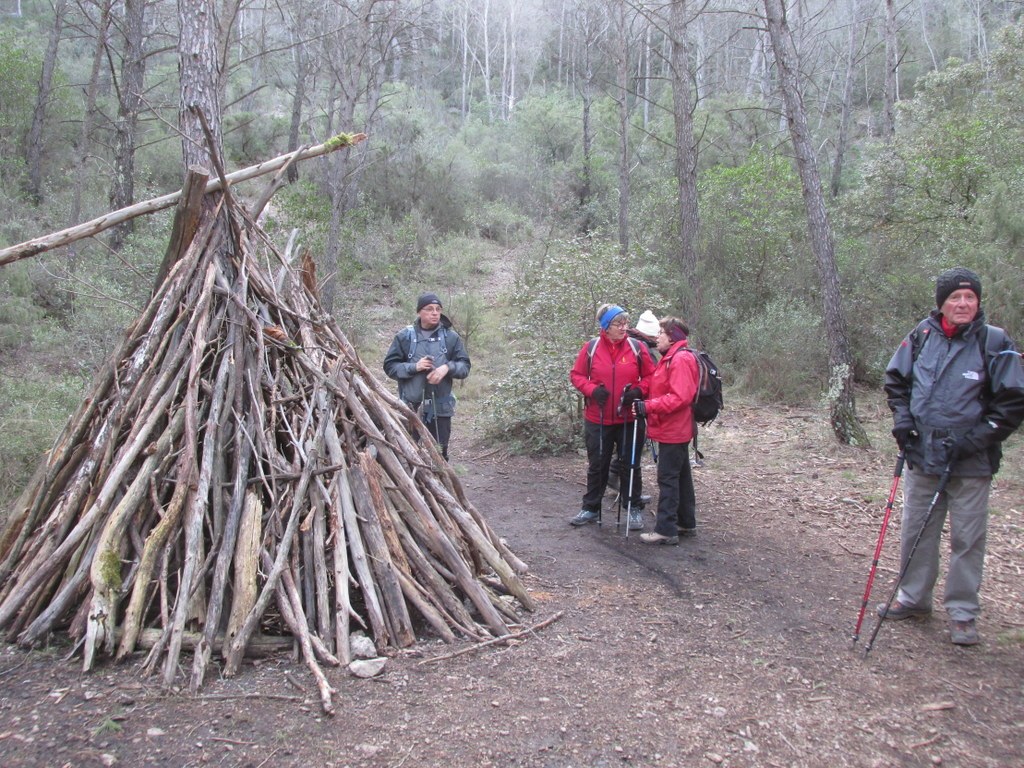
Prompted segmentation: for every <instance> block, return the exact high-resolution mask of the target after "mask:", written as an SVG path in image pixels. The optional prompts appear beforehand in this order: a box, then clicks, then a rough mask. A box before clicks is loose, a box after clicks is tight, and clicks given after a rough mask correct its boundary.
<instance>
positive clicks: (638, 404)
mask: <svg viewBox="0 0 1024 768" xmlns="http://www.w3.org/2000/svg"><path fill="white" fill-rule="evenodd" d="M633 413H634V414H636V415H637V416H638V417H639V418H641V419H646V418H647V403H645V402H644V401H643V400H634V401H633Z"/></svg>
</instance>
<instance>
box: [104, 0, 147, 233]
mask: <svg viewBox="0 0 1024 768" xmlns="http://www.w3.org/2000/svg"><path fill="white" fill-rule="evenodd" d="M145 14H146V0H125V1H124V18H123V20H122V29H123V33H124V49H123V50H122V52H121V83H120V88H119V91H118V104H117V122H116V123H115V124H114V178H113V180H112V181H111V183H110V207H111V209H112V210H115V211H119V210H121V209H122V208H127V207H128V206H129V205H131V204H132V203H134V202H135V135H136V130H137V128H138V122H139V108H140V107H141V105H142V89H143V87H144V85H145V79H146V56H145V51H144V50H143V40H144V34H145V26H146V16H145ZM134 229H135V223H134V221H133V220H128V221H126V222H124V223H123V224H121V225H119V226H116V227H113V228H112V229H111V230H110V238H109V240H108V243H109V245H110V247H111V248H113V249H114V250H115V251H116V250H120V248H121V246H122V245H123V244H124V240H125V238H126V237H127V236H128V235H130V234H131V233H132V232H133V231H134Z"/></svg>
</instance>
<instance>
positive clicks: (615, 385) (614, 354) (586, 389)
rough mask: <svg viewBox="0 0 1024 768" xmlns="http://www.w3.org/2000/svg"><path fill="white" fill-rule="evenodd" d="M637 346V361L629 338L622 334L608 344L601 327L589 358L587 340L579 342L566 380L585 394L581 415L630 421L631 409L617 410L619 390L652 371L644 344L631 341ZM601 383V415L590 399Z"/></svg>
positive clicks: (610, 421) (636, 383)
mask: <svg viewBox="0 0 1024 768" xmlns="http://www.w3.org/2000/svg"><path fill="white" fill-rule="evenodd" d="M634 343H635V344H637V345H638V347H639V349H640V355H639V365H638V364H637V360H638V358H637V355H636V353H635V352H633V347H631V346H630V344H629V338H628V337H626V338H623V339H622V341H620V342H619V343H618V344H612V342H611V341H610V340H609V339H608V336H607V335H606V334H605V332H604V331H601V335H600V336H598V337H597V346H596V347H595V348H594V357H593V359H592V360H591V359H588V357H589V355H588V352H589V350H588V348H589V346H590V342H589V341H588V342H587V343H586V344H584V345H583V348H582V349H581V350H580V352H579V354H578V355H576V364H575V365H573V367H572V371H570V372H569V380H570V381H571V382H572V385H573V386H574V387H576V389H578V390H579V391H580V392H582V393H583V396H584V397H586V398H587V402H586V407H585V408H584V409H583V418H585V419H586V420H587V421H589V422H592V423H594V424H602V423H603V424H606V425H607V424H623V423H624V422H627V421H633V412H632V409H628V410H627V412H625V413H620V412H619V402H620V401H621V400H622V391H623V390H624V389H625V388H626V387H627V386H629V387H639V386H641V385H640V382H641V381H642V380H643V379H646V378H648V377H649V376H651V375H653V374H654V361H653V360H652V359H651V353H650V352H648V351H647V345H646V344H643V343H641V342H634ZM601 384H604V387H605V389H607V390H608V402H606V403H605V404H604V418H603V419H602V418H601V410H602V409H601V408H600V406H598V404H597V401H596V400H594V398H593V394H594V390H595V389H597V388H598V386H600V385H601Z"/></svg>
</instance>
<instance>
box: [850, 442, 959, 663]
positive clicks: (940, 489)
mask: <svg viewBox="0 0 1024 768" xmlns="http://www.w3.org/2000/svg"><path fill="white" fill-rule="evenodd" d="M952 469H953V462H952V461H950V462H948V463H947V464H946V469H945V470H943V472H942V477H940V478H939V484H938V486H937V487H936V488H935V495H934V496H932V503H931V504H929V505H928V511H927V512H926V513H925V516H924V522H923V523H922V524H921V529H920V530H919V531H918V532H917V536H916V537H915V538H914V543H913V545H912V546H911V547H910V553H909V554H908V555H907V561H906V562H905V563H904V564H903V567H902V568H901V569H900V575H899V576H897V577H896V584H895V585H893V588H892V592H891V593H889V599H888V600H886V602H885V608H884V609H883V610H882V611H881V612H880V613H879V615H878V621H876V622H875V628H874V629H873V630H872V631H871V637H869V638H868V641H867V643H865V645H864V656H865V658H866V657H867V655H868V654H869V653H870V652H871V646H873V645H874V643H875V637H876V636H877V635H878V630H879V628H880V627H881V626H882V622H883V621H884V620H885V617H886V615H888V613H889V608H890V607H892V601H893V600H895V599H896V593H897V592H898V591H899V589H900V583H901V582H902V581H903V577H904V576H906V575H907V569H908V568H910V561H911V560H913V559H914V553H915V552H917V545H918V544H920V543H921V536H922V535H923V534H924V529H925V528H927V527H928V522H929V521H930V520H931V519H932V512H934V511H935V505H936V504H938V503H939V497H940V496H941V495H942V494H943V493H944V492H945V490H946V484H947V483H949V474H950V472H951V471H952Z"/></svg>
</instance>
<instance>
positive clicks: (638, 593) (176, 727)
mask: <svg viewBox="0 0 1024 768" xmlns="http://www.w3.org/2000/svg"><path fill="white" fill-rule="evenodd" d="M868 411H869V413H868V421H869V426H872V427H873V428H874V429H875V431H876V432H879V433H880V432H882V431H884V425H885V420H884V417H883V416H882V414H881V412H880V410H878V409H876V410H874V411H871V409H870V408H869V409H868ZM826 430H827V426H826V424H825V420H824V418H823V416H822V415H821V414H819V413H815V412H812V411H786V412H781V413H780V412H777V411H768V410H766V409H759V408H740V407H732V408H730V410H729V411H727V412H726V413H725V414H724V416H723V418H722V419H721V422H720V423H719V424H716V425H715V426H714V428H713V429H711V430H709V432H708V433H707V434H706V435H705V437H704V441H705V446H706V449H707V454H708V462H707V464H706V466H705V467H703V468H701V469H698V470H696V472H695V476H696V482H697V489H698V499H699V505H700V513H699V518H698V525H699V535H698V537H697V538H696V539H693V540H684V541H683V542H682V544H681V545H680V546H679V547H678V548H677V547H649V546H645V545H643V544H641V543H640V542H639V540H638V537H637V536H636V535H635V534H634V535H631V536H630V537H629V539H626V538H624V536H623V535H622V532H618V533H617V532H616V531H615V528H614V525H606V526H605V527H603V528H601V529H598V528H596V527H590V528H586V529H583V530H577V529H573V528H570V526H569V525H568V524H567V523H568V519H569V517H570V516H571V515H572V514H573V513H574V512H575V511H576V509H577V508H578V504H579V498H580V496H581V494H582V490H583V489H582V485H581V483H582V478H583V460H582V459H581V458H580V457H576V456H573V457H561V458H554V459H544V460H532V459H525V458H515V459H509V458H505V457H500V456H498V455H496V454H493V453H488V452H487V450H486V449H484V448H480V447H477V446H474V445H473V444H472V443H471V441H470V440H468V439H467V436H466V435H465V434H457V435H456V439H455V441H454V442H453V460H454V462H455V464H456V466H458V467H459V468H460V471H461V472H462V473H463V477H464V481H465V484H466V487H467V490H468V492H469V494H470V498H472V499H473V500H474V502H475V503H476V505H477V506H478V507H479V508H480V509H481V511H483V512H484V513H485V514H486V515H487V516H488V518H489V519H490V520H491V522H492V524H493V526H494V528H495V529H496V530H497V531H498V532H499V533H500V534H501V535H503V536H504V537H505V538H506V539H507V540H508V542H509V543H510V545H511V546H512V548H513V550H514V551H516V553H517V554H519V555H520V556H521V557H522V558H523V559H524V560H525V561H526V562H527V563H528V564H529V565H530V568H531V574H530V576H529V577H528V583H529V585H530V587H531V588H532V590H533V594H534V596H535V597H536V598H537V602H538V604H539V606H540V610H539V611H538V612H537V614H535V615H533V616H526V617H524V619H525V622H526V623H527V624H533V623H536V622H539V621H543V620H545V619H548V618H550V617H552V616H553V615H555V614H557V613H558V612H564V613H563V615H562V617H561V618H560V619H559V620H558V621H556V622H554V623H553V624H551V625H550V626H549V627H547V628H545V629H543V630H542V631H540V632H538V633H536V634H535V635H534V636H530V637H527V638H526V639H524V640H522V641H519V642H517V643H515V644H514V645H512V646H510V647H491V648H488V649H484V650H475V651H473V652H471V653H467V654H464V655H461V656H458V657H456V658H450V659H447V660H443V661H438V662H430V661H429V659H431V658H432V657H435V656H440V655H445V654H449V653H451V652H452V651H453V650H457V649H454V648H451V647H448V646H443V645H441V644H437V643H425V644H422V645H419V646H417V647H416V648H414V649H413V650H411V651H410V652H407V653H402V654H400V655H398V656H396V657H395V658H394V659H392V660H391V661H390V662H389V666H388V669H387V671H386V673H385V674H384V675H383V676H381V677H379V678H377V679H373V680H357V679H355V678H352V677H350V676H348V675H347V674H346V673H343V672H340V671H332V672H331V673H330V674H331V679H332V681H333V682H334V684H335V685H336V687H337V688H338V691H339V695H338V702H339V704H338V716H337V717H335V718H333V719H328V718H324V717H322V716H321V715H320V713H319V709H318V705H317V700H316V695H315V691H314V689H313V686H312V685H311V682H310V680H309V679H308V676H307V674H306V671H305V670H304V668H303V667H302V666H301V665H299V664H295V663H293V662H292V661H291V660H290V659H287V658H275V659H269V660H264V661H261V662H258V663H256V664H253V665H252V666H247V668H246V669H245V670H244V674H243V675H242V676H240V677H238V678H234V679H232V680H222V681H214V682H213V683H212V684H211V685H210V686H209V687H208V688H207V689H206V690H205V691H204V692H203V694H202V695H201V696H199V697H196V698H193V697H189V696H187V695H184V694H181V695H167V694H166V693H165V692H163V691H162V690H161V689H160V687H159V686H158V685H157V684H156V682H155V681H153V682H149V681H140V680H139V678H138V677H137V676H136V674H135V671H136V670H135V667H134V666H133V665H129V666H125V667H112V666H107V667H104V668H102V669H101V670H100V671H99V672H97V673H93V674H90V675H85V676H83V675H81V674H80V673H78V671H77V669H78V666H77V663H75V662H65V661H62V660H61V654H63V653H64V652H65V651H66V649H63V648H62V649H55V650H53V651H49V652H36V653H32V654H25V653H23V652H20V651H17V650H14V649H10V648H7V649H5V650H4V651H3V652H2V654H0V764H2V765H4V766H14V765H25V766H51V765H55V766H60V765H69V766H93V765H114V764H116V765H131V766H135V765H174V766H184V765H199V764H203V763H210V764H216V765H226V766H253V767H255V766H276V765H285V766H293V765H294V766H346V765H353V766H354V765H360V766H394V767H395V768H397V767H398V766H446V767H451V766H552V767H554V766H559V767H561V766H565V767H568V766H580V767H583V766H621V765H637V766H704V765H706V766H715V765H720V766H751V767H754V766H904V765H908V766H916V765H943V766H964V767H965V768H966V767H967V766H970V767H971V768H974V767H975V766H1007V765H1014V764H1017V765H1019V764H1021V756H1020V754H1021V751H1022V747H1024V737H1022V736H1021V732H1022V731H1021V727H1022V724H1024V634H1022V628H1024V608H1022V607H1021V601H1020V594H1021V586H1022V584H1024V577H1022V576H1021V574H1020V564H1021V563H1020V549H1021V535H1020V533H1021V530H1022V525H1024V520H1022V516H1024V505H1022V499H1024V483H1022V477H1024V471H1022V467H1024V460H1022V454H1024V451H1022V449H1021V444H1020V443H1021V441H1020V438H1019V437H1016V438H1014V443H1013V444H1012V445H1013V448H1012V451H1011V457H1010V459H1009V461H1008V462H1007V465H1006V469H1005V470H1004V472H1003V473H1002V474H1001V475H1000V480H999V483H998V484H997V488H996V492H995V494H994V496H993V502H992V506H993V510H994V511H993V515H992V522H991V524H990V534H989V537H990V547H989V558H988V562H987V567H988V571H987V573H986V584H985V588H984V592H983V596H984V598H985V613H984V616H983V618H982V621H981V622H980V626H981V630H982V634H983V638H984V642H983V644H982V645H980V646H978V647H976V648H973V649H960V648H956V647H954V646H952V645H951V644H950V643H949V640H948V635H947V633H946V627H945V622H944V621H942V620H941V618H940V617H939V616H938V615H936V616H935V617H933V618H932V619H930V620H927V621H922V622H917V623H912V622H906V623H904V625H895V626H892V625H884V626H883V627H882V630H881V632H880V634H879V636H878V639H877V641H876V643H875V649H874V651H873V652H872V653H871V655H870V656H869V657H868V658H867V659H866V660H865V659H864V658H863V657H862V654H860V653H855V652H853V651H851V642H850V640H851V634H852V630H853V626H854V622H855V619H856V615H857V609H858V608H859V604H860V597H861V594H862V592H863V589H864V581H865V578H866V576H867V572H868V568H869V565H870V556H871V553H872V550H873V548H874V543H875V538H876V536H877V532H878V524H879V522H880V519H881V511H882V507H883V506H884V496H885V495H886V493H887V492H888V487H889V482H890V478H891V471H892V467H891V457H890V456H889V454H888V453H885V452H883V451H857V450H852V449H845V448H841V447H839V446H836V445H835V444H834V443H833V442H832V441H831V439H830V438H829V437H828V435H827V434H826ZM882 444H883V445H884V443H882ZM646 486H647V487H648V488H652V487H654V484H653V472H652V473H651V474H650V475H649V476H648V479H647V480H646ZM610 516H611V515H609V517H610ZM649 519H650V518H649ZM897 537H898V522H897V523H896V524H895V525H894V526H893V527H892V528H891V530H890V533H889V538H888V539H887V546H886V555H885V557H884V559H883V562H882V565H881V567H880V570H879V577H878V581H877V582H876V588H875V597H877V598H878V599H884V597H885V596H886V595H887V594H888V591H889V589H890V588H891V584H892V579H893V578H894V576H895V573H894V570H893V568H894V555H895V545H896V541H897ZM873 602H874V601H873ZM873 625H874V617H873V615H872V614H869V615H868V617H867V618H866V620H865V623H864V628H863V630H862V641H863V639H866V636H867V635H868V634H869V633H870V630H871V629H872V627H873ZM460 647H464V646H460Z"/></svg>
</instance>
